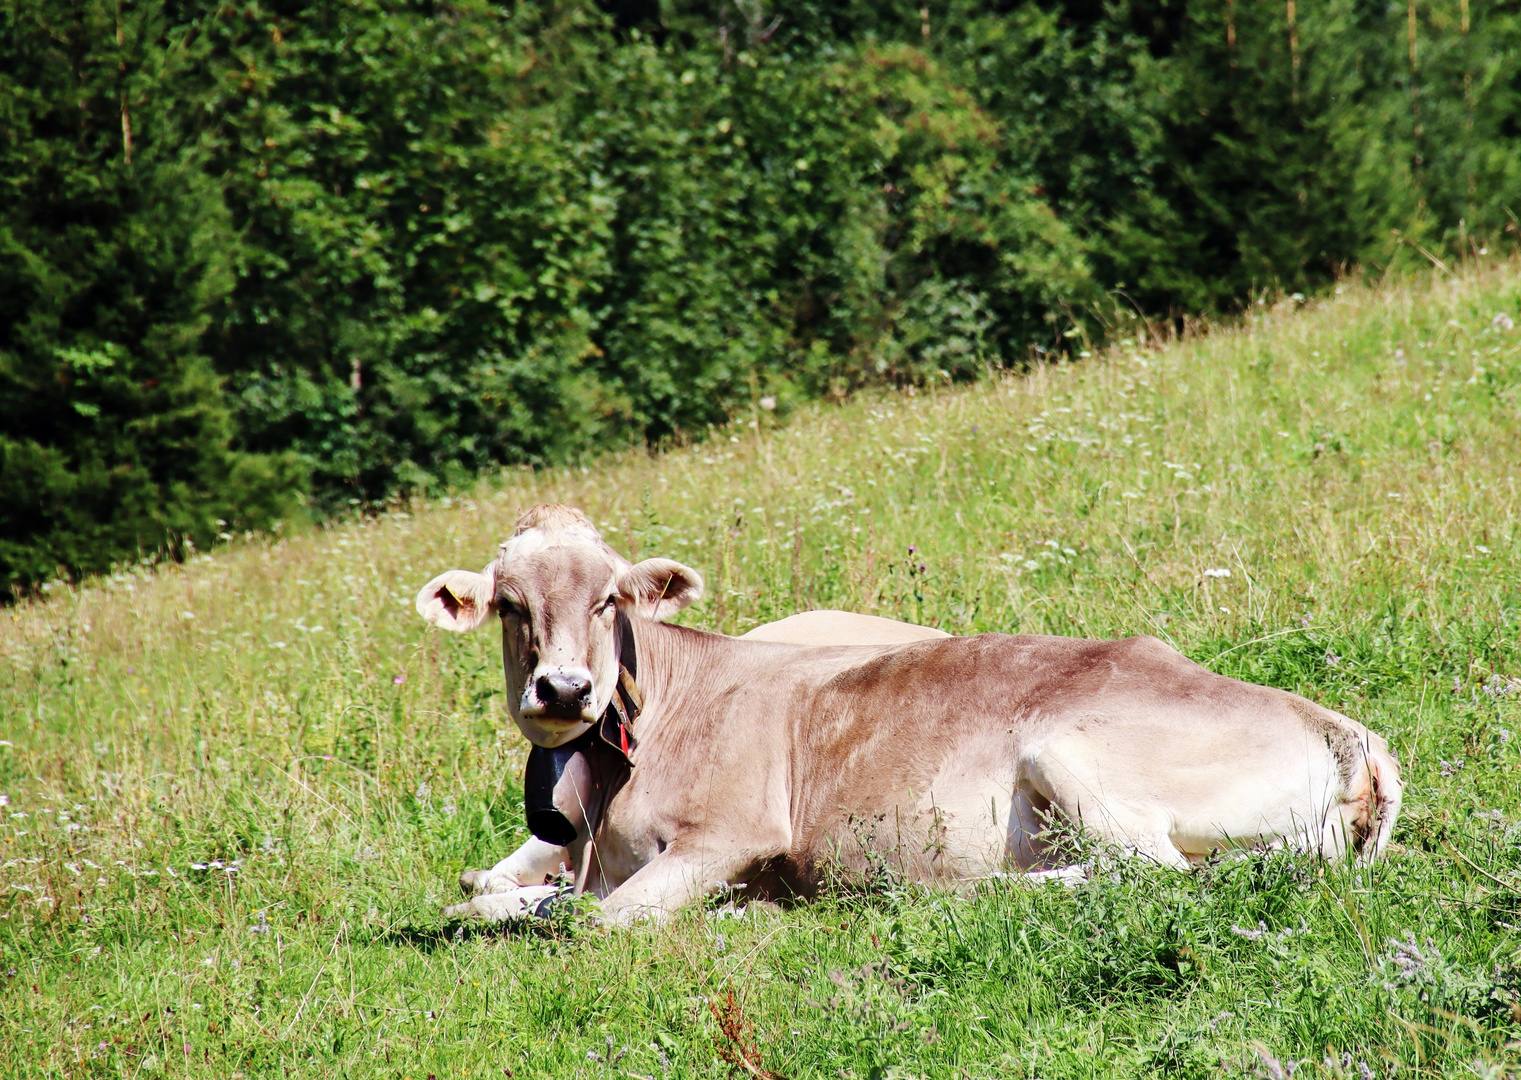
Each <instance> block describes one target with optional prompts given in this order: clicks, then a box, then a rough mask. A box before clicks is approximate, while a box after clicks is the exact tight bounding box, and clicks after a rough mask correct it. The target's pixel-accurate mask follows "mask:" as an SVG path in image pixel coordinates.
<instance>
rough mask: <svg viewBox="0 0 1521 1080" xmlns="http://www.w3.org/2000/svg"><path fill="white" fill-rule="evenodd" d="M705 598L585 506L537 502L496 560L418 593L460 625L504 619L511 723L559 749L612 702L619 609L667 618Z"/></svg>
mask: <svg viewBox="0 0 1521 1080" xmlns="http://www.w3.org/2000/svg"><path fill="white" fill-rule="evenodd" d="M701 595H702V578H701V576H699V575H698V574H697V572H696V571H695V570H690V569H688V568H687V567H685V566H682V565H681V564H680V563H677V562H672V561H671V560H670V559H647V560H645V561H644V562H642V563H639V564H638V565H637V566H635V565H631V564H630V563H629V562H628V561H627V560H626V559H624V558H622V557H621V556H619V555H618V554H617V553H616V552H614V551H613V550H612V549H611V548H609V547H608V546H607V545H606V544H605V543H604V542H603V540H602V537H601V536H600V535H598V533H597V530H596V528H595V527H594V526H593V525H592V523H591V522H590V521H589V520H587V518H586V517H585V516H584V515H582V514H581V513H580V512H579V511H575V510H570V509H568V508H566V507H535V508H534V509H533V510H530V511H529V512H528V513H526V514H524V515H523V517H522V518H521V519H520V520H519V523H518V528H517V531H516V532H515V533H514V534H513V536H512V538H511V539H510V540H508V541H507V542H506V543H504V544H502V546H501V548H500V550H499V552H498V554H497V557H496V559H495V560H493V561H492V563H491V565H490V566H488V567H486V569H485V570H483V571H481V572H480V573H479V574H476V573H472V572H470V571H468V570H451V571H449V572H448V573H445V574H440V575H439V576H438V577H436V578H434V579H433V580H432V581H430V582H428V584H427V585H425V586H424V587H423V590H422V592H420V593H418V594H417V610H418V613H419V614H420V615H422V617H423V618H425V619H427V620H428V621H429V622H431V623H433V624H434V625H435V626H440V627H443V628H444V629H446V630H455V631H465V630H473V629H475V628H476V627H477V626H480V625H482V624H483V623H485V621H486V620H487V619H488V618H489V617H490V616H491V615H492V614H496V615H497V616H498V617H499V618H500V619H501V623H502V668H503V671H504V672H505V674H506V679H507V704H508V708H509V709H510V710H511V712H512V719H513V721H514V722H515V723H516V724H517V725H518V728H519V730H521V731H522V732H523V734H524V735H525V736H526V737H527V738H528V739H529V740H530V741H531V742H533V743H535V744H537V745H539V746H545V747H553V746H560V745H562V744H563V743H567V742H570V741H571V740H572V739H575V738H577V737H579V736H580V735H581V733H582V732H584V731H586V729H587V728H588V727H589V726H590V725H591V724H592V723H593V722H594V721H595V720H596V719H597V718H598V717H599V716H601V715H602V713H603V711H605V710H606V709H607V706H608V703H609V702H610V701H611V700H612V695H613V692H614V688H615V687H616V685H617V680H618V643H617V632H616V619H617V612H618V608H619V607H622V608H624V610H625V611H626V612H628V613H629V614H631V615H636V616H642V617H644V618H647V619H663V618H666V617H668V616H670V615H673V614H675V613H676V612H678V611H680V610H681V609H682V608H684V607H686V606H687V605H688V604H690V603H691V602H692V601H693V600H695V599H697V598H698V597H699V596H701Z"/></svg>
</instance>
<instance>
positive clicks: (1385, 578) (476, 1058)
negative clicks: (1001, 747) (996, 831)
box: [0, 262, 1521, 1080]
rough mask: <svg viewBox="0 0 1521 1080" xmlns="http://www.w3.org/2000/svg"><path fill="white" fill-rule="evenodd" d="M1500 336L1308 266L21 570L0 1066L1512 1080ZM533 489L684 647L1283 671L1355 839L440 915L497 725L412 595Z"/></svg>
mask: <svg viewBox="0 0 1521 1080" xmlns="http://www.w3.org/2000/svg"><path fill="white" fill-rule="evenodd" d="M1518 324H1521V264H1517V263H1515V262H1510V263H1499V264H1490V265H1474V266H1470V267H1467V268H1465V269H1463V270H1462V271H1461V272H1460V273H1457V274H1455V275H1446V274H1444V275H1442V276H1435V275H1433V276H1431V277H1430V278H1421V279H1415V280H1411V281H1406V282H1386V283H1384V284H1383V285H1381V286H1366V287H1365V286H1360V285H1354V284H1348V285H1346V286H1343V287H1342V288H1340V289H1338V290H1337V293H1336V294H1335V295H1329V296H1327V297H1326V298H1325V299H1324V300H1323V301H1310V302H1306V303H1300V302H1298V301H1296V300H1293V299H1288V300H1284V301H1282V302H1280V303H1277V304H1275V305H1257V306H1256V307H1254V308H1253V309H1252V310H1251V311H1250V312H1249V313H1248V314H1247V315H1246V316H1245V317H1243V318H1242V319H1241V320H1240V321H1239V322H1238V323H1237V324H1235V325H1234V326H1229V327H1220V328H1216V329H1214V330H1213V331H1212V332H1210V333H1208V334H1203V335H1199V336H1196V337H1192V338H1190V339H1188V340H1184V341H1181V342H1172V343H1168V344H1165V345H1156V344H1154V343H1150V342H1147V341H1143V340H1141V339H1140V338H1132V339H1130V340H1129V341H1123V342H1121V343H1120V344H1118V345H1116V346H1115V347H1113V348H1112V349H1109V350H1107V351H1103V352H1095V354H1094V355H1092V356H1088V357H1086V358H1085V359H1082V360H1080V361H1078V362H1075V363H1073V364H1071V365H1067V366H1059V367H1044V368H1040V369H1038V370H1035V371H1033V372H1031V373H1029V374H1026V375H1021V376H1018V377H1014V376H1007V377H997V378H989V379H987V380H985V381H983V382H982V383H979V384H977V385H974V386H970V387H949V386H947V387H944V388H941V389H929V390H920V391H919V392H917V393H909V392H906V391H904V392H882V393H878V394H874V395H866V396H861V397H857V398H855V399H852V400H851V401H849V402H847V403H846V404H844V405H840V406H829V405H819V406H814V407H809V408H806V409H803V410H801V411H799V412H797V413H795V414H793V415H791V416H789V417H787V418H786V419H785V421H779V420H778V419H777V417H776V415H775V414H774V413H772V412H769V411H766V410H764V409H761V408H760V407H759V405H758V404H757V407H756V408H755V409H754V410H752V412H751V413H750V415H748V416H747V417H746V418H744V419H743V420H742V421H741V422H738V423H736V424H735V425H734V426H733V427H732V428H730V429H723V430H716V431H714V432H712V433H711V434H710V436H709V437H708V438H706V439H705V440H703V441H701V442H699V443H696V444H694V445H691V446H688V447H683V448H678V449H674V450H671V451H669V452H666V453H663V454H660V455H658V456H649V455H645V454H642V453H641V454H629V455H627V456H623V457H616V458H611V459H607V460H604V461H603V462H602V463H600V464H598V465H596V466H594V467H589V468H565V469H558V470H547V471H539V472H530V471H512V472H506V473H503V474H501V475H499V476H496V477H493V478H491V479H489V480H488V481H484V482H482V484H481V485H480V486H479V487H478V488H477V489H475V490H473V491H472V492H470V493H469V494H467V495H465V496H463V497H456V498H454V499H452V500H443V501H440V502H436V503H431V504H428V505H419V506H415V507H411V508H409V509H407V510H406V511H405V512H402V511H397V512H394V513H390V514H387V515H384V516H380V517H377V518H372V519H366V520H363V521H353V522H351V523H348V524H340V525H335V526H332V527H329V528H324V529H321V530H312V531H307V532H302V533H298V534H293V535H290V536H286V537H282V538H267V537H258V536H241V537H233V538H230V539H228V540H227V542H226V543H225V544H224V545H223V546H221V547H219V548H217V549H216V550H215V551H213V552H210V553H206V554H197V555H194V556H193V557H192V558H191V559H190V560H189V561H188V562H186V563H185V564H183V565H180V566H174V567H164V568H159V569H156V570H149V569H137V570H134V569H130V568H128V569H123V570H121V571H120V572H118V573H116V574H114V575H113V576H111V577H109V578H101V579H97V580H93V581H90V582H88V583H86V584H85V585H83V586H81V587H79V588H77V589H76V588H70V587H66V586H63V585H58V586H57V587H55V588H53V589H52V590H51V591H50V592H49V593H48V594H47V596H46V598H45V599H44V600H43V601H42V602H38V603H28V604H23V605H22V606H20V607H17V608H14V609H11V610H10V611H7V612H5V613H4V614H3V615H0V620H3V623H0V625H3V630H0V739H3V740H4V741H3V744H0V793H3V795H4V801H5V803H6V805H5V806H4V807H0V1075H3V1076H7V1077H18V1078H44V1077H48V1078H51V1077H60V1078H61V1077H68V1078H84V1077H113V1078H115V1077H123V1078H134V1080H135V1078H142V1080H156V1078H158V1077H215V1078H217V1080H241V1078H245V1077H246V1078H253V1077H308V1076H310V1077H324V1078H326V1077H334V1078H337V1077H361V1076H363V1077H369V1076H376V1077H387V1078H410V1080H428V1078H430V1077H431V1078H434V1080H445V1078H486V1077H494V1078H495V1077H571V1076H582V1077H632V1078H635V1080H639V1078H660V1080H664V1078H666V1077H725V1076H730V1075H734V1076H750V1077H768V1076H775V1077H786V1078H789V1080H800V1078H806V1077H819V1078H836V1077H854V1078H858V1080H868V1078H887V1077H917V1076H927V1077H947V1078H950V1077H989V1076H999V1077H1101V1076H1102V1077H1107V1076H1115V1077H1135V1076H1150V1075H1157V1076H1183V1077H1204V1076H1220V1075H1226V1076H1267V1077H1286V1076H1288V1075H1290V1074H1291V1073H1292V1075H1294V1076H1298V1077H1338V1078H1341V1077H1347V1078H1353V1077H1356V1078H1367V1077H1388V1076H1417V1075H1419V1076H1433V1077H1434V1076H1444V1077H1473V1076H1479V1077H1498V1076H1506V1075H1511V1074H1512V1073H1513V1072H1521V784H1518V783H1517V769H1518V762H1521V637H1518V636H1521V535H1518V521H1521V518H1518V513H1521V506H1518V498H1521V491H1518V471H1521V325H1518ZM549 500H556V501H563V502H568V503H572V504H574V505H577V506H579V507H581V508H583V509H584V510H586V511H587V512H588V513H589V514H590V515H591V516H592V517H593V518H594V519H595V520H596V521H597V522H598V523H599V525H601V526H602V528H603V530H604V534H605V535H606V536H607V538H608V539H609V540H610V541H611V542H612V543H613V544H614V546H616V547H618V548H620V549H621V550H622V551H623V552H624V553H625V554H626V555H628V556H630V557H636V556H649V555H654V554H659V555H664V556H669V557H672V558H675V559H679V560H681V561H682V562H685V563H688V564H690V565H691V566H693V567H695V568H697V569H698V570H699V571H701V572H702V573H703V575H704V576H705V577H706V579H707V582H708V593H707V596H706V597H705V598H704V599H703V600H702V601H701V602H700V603H698V604H697V605H695V606H694V607H693V608H692V609H690V610H689V611H687V612H685V613H683V615H682V616H681V621H683V622H685V623H686V624H688V625H692V626H698V627H703V628H708V629H713V630H720V631H724V632H728V633H738V632H743V631H744V630H746V629H748V628H749V627H751V626H754V625H755V624H757V623H759V622H762V621H766V620H768V619H772V618H775V617H779V616H782V615H785V614H789V613H791V612H794V611H797V610H800V609H803V608H807V607H844V608H851V609H854V610H858V611H866V612H874V613H877V614H882V615H889V616H893V617H897V618H904V619H910V620H914V621H918V622H923V623H928V624H931V625H935V626H939V627H942V628H944V629H946V630H948V631H951V632H953V633H958V634H972V633H980V632H984V631H1001V632H1009V633H1055V634H1073V635H1086V636H1094V637H1111V636H1124V635H1130V634H1139V633H1149V634H1155V635H1157V636H1159V637H1161V638H1163V639H1164V640H1166V641H1169V642H1171V643H1172V644H1174V645H1176V646H1177V647H1178V648H1179V649H1181V650H1182V651H1183V652H1185V653H1186V654H1188V655H1189V656H1190V657H1192V658H1194V659H1195V660H1197V661H1199V662H1200V663H1203V664H1205V665H1206V666H1208V667H1211V668H1213V669H1215V670H1217V671H1220V672H1224V673H1227V674H1230V675H1234V676H1238V677H1241V678H1245V679H1250V680H1254V681H1257V682H1262V683H1267V684H1271V685H1275V686H1281V687H1285V688H1287V689H1290V690H1294V691H1297V692H1299V693H1302V694H1305V695H1307V696H1308V697H1311V698H1313V699H1315V700H1317V701H1319V702H1322V703H1323V704H1325V705H1328V706H1330V707H1332V708H1335V709H1338V710H1341V711H1343V712H1345V713H1347V714H1349V715H1351V716H1353V717H1354V718H1356V719H1358V720H1361V721H1362V722H1364V723H1366V724H1367V725H1368V726H1370V727H1371V728H1373V729H1374V730H1376V731H1379V732H1380V733H1382V734H1383V735H1385V736H1386V737H1387V738H1388V739H1389V741H1390V743H1391V745H1392V746H1393V748H1394V749H1395V751H1396V753H1397V755H1398V757H1399V760H1400V762H1401V766H1402V768H1403V775H1404V779H1405V782H1406V785H1407V787H1406V798H1405V810H1404V814H1403V816H1402V818H1401V820H1400V824H1399V827H1398V829H1397V830H1396V832H1395V836H1394V844H1393V845H1392V846H1391V849H1390V852H1389V855H1388V857H1387V858H1386V859H1385V860H1383V861H1382V862H1380V863H1378V864H1376V865H1374V866H1372V867H1368V868H1358V867H1354V866H1348V865H1341V864H1330V863H1325V862H1322V861H1318V860H1315V859H1310V858H1301V857H1293V856H1288V855H1282V854H1279V855H1255V856H1247V857H1239V858H1233V859H1227V860H1223V861H1220V862H1218V863H1216V864H1212V865H1208V866H1205V867H1202V868H1200V869H1198V870H1196V871H1193V872H1188V873H1179V872H1172V871H1165V870H1161V869H1158V868H1155V867H1152V866H1148V865H1144V864H1140V863H1137V862H1129V863H1125V862H1121V863H1117V864H1111V865H1107V866H1105V868H1104V869H1103V870H1102V871H1101V872H1099V873H1097V874H1096V875H1095V876H1094V877H1093V879H1092V880H1090V881H1089V882H1087V883H1086V884H1083V885H1081V886H1078V887H1075V888H1066V887H1062V886H1060V885H1047V886H1042V887H1028V886H1025V885H1022V884H1019V883H1017V882H1013V881H1009V880H998V881H992V882H987V883H983V884H982V885H979V886H977V887H976V888H973V889H969V890H968V891H966V892H964V893H941V892H929V891H925V890H923V889H921V888H919V887H917V886H914V885H911V884H905V883H901V882H895V881H893V880H891V879H885V880H883V881H881V882H878V883H877V885H876V886H875V887H873V888H871V889H868V890H864V891H862V890H848V889H841V890H839V891H838V892H836V893H834V894H831V895H830V896H828V897H827V898H825V899H824V900H822V901H820V902H818V903H814V904H811V905H805V906H795V907H784V908H775V907H769V906H764V907H763V906H752V907H748V908H743V909H742V910H739V911H736V909H735V908H733V907H732V906H722V905H721V902H720V901H715V902H714V903H712V904H710V905H708V906H707V907H705V908H702V909H694V910H691V911H689V912H687V913H685V914H684V915H682V916H681V917H679V918H677V919H675V920H673V921H672V922H670V923H669V924H666V925H662V926H658V927H643V928H638V929H635V930H632V931H619V932H610V931H607V930H604V929H602V928H600V927H598V926H597V925H595V923H594V922H592V921H590V920H587V919H584V918H569V919H565V920H562V921H561V922H559V923H557V924H556V925H555V926H553V927H547V928H532V929H516V930H515V929H509V928H481V927H475V926H465V925H456V924H452V923H448V922H446V921H445V920H444V919H443V917H442V915H441V914H440V910H441V908H442V907H443V906H444V905H446V904H448V903H451V902H453V898H454V895H455V885H454V881H455V878H456V876H457V875H458V873H459V872H460V871H461V870H462V869H466V868H476V867H482V866H487V865H490V864H491V863H493V862H495V861H496V860H497V859H499V858H501V857H502V856H503V855H504V854H506V853H507V852H508V851H510V850H511V849H512V848H513V847H515V846H516V845H517V844H519V843H520V842H521V841H522V840H523V839H524V838H525V836H526V832H525V829H524V826H523V823H522V813H521V804H520V786H519V782H520V775H521V769H522V765H523V762H524V758H525V755H526V746H525V743H524V741H523V740H522V738H521V737H520V736H519V735H518V734H517V732H516V730H515V729H514V728H513V727H512V725H511V723H510V722H509V721H507V719H506V715H505V708H504V701H503V696H502V694H503V692H502V685H501V673H500V667H499V659H498V648H499V646H498V642H497V640H496V634H495V630H494V628H489V629H487V630H485V631H482V632H481V633H479V634H475V635H464V636H458V637H456V636H446V635H443V634H440V633H438V632H436V631H433V630H431V629H429V628H427V627H426V626H425V625H424V624H423V623H422V621H421V620H420V619H419V618H418V617H417V616H416V614H415V613H414V611H413V609H412V601H413V597H414V595H415V594H416V591H417V589H418V588H419V587H420V586H421V585H422V584H423V583H424V582H425V581H426V580H427V579H428V578H429V577H431V576H432V575H433V574H434V573H436V572H438V571H441V570H445V569H448V568H451V567H465V568H470V569H479V568H480V567H481V566H483V565H484V564H485V563H486V562H487V561H488V559H489V558H490V556H491V554H492V552H493V550H494V547H495V544H496V543H497V542H498V541H499V540H500V539H502V538H503V537H504V536H505V535H506V533H507V532H508V530H509V529H510V527H511V524H512V522H513V520H514V518H515V517H516V515H517V513H518V512H519V511H520V510H521V509H522V508H524V507H525V506H527V505H530V504H532V503H535V502H541V501H549ZM764 692H765V689H764V687H757V688H756V693H758V694H759V693H764Z"/></svg>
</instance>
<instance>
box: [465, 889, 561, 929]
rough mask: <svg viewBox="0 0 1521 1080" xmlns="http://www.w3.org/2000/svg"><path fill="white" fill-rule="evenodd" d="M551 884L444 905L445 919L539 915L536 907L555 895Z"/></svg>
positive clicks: (513, 919)
mask: <svg viewBox="0 0 1521 1080" xmlns="http://www.w3.org/2000/svg"><path fill="white" fill-rule="evenodd" d="M556 891H557V890H556V888H555V886H553V885H529V886H528V887H526V888H522V889H513V890H512V891H511V892H502V893H487V894H486V895H484V896H477V897H476V898H475V899H473V900H469V901H467V902H465V903H463V904H455V905H454V906H453V907H446V908H444V918H446V919H481V920H484V921H485V922H489V923H504V922H521V921H524V920H528V919H534V918H539V917H541V916H539V914H538V909H539V907H540V906H541V905H542V904H543V902H544V901H546V900H551V899H553V898H554V896H555V893H556Z"/></svg>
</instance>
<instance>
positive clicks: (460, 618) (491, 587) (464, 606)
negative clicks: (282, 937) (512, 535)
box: [417, 570, 496, 634]
mask: <svg viewBox="0 0 1521 1080" xmlns="http://www.w3.org/2000/svg"><path fill="white" fill-rule="evenodd" d="M495 585H496V583H495V581H494V580H493V579H492V576H491V575H490V574H489V573H484V574H473V573H471V572H470V571H469V570H450V571H449V572H447V573H444V574H439V575H438V577H436V578H434V579H433V580H432V581H430V582H428V583H427V584H426V585H424V586H423V587H422V592H420V593H418V594H417V613H418V614H419V615H421V616H422V617H423V618H425V619H427V620H428V621H429V622H430V623H432V624H433V625H434V626H437V627H441V628H442V629H444V630H453V631H454V632H455V633H456V634H463V633H464V632H465V631H467V630H474V629H475V628H476V627H477V626H479V625H481V623H483V622H485V621H486V619H487V618H488V617H489V616H490V615H491V614H492V612H494V611H495V610H496V588H495Z"/></svg>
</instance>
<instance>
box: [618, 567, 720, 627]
mask: <svg viewBox="0 0 1521 1080" xmlns="http://www.w3.org/2000/svg"><path fill="white" fill-rule="evenodd" d="M618 593H619V595H621V596H622V597H623V600H624V602H626V603H627V604H629V605H630V606H631V607H632V608H633V610H634V614H636V615H642V616H643V617H644V618H646V619H654V620H655V621H656V622H659V621H660V620H662V619H669V618H670V617H671V616H672V615H674V614H676V613H677V612H678V611H680V610H681V609H682V608H684V607H686V606H687V605H688V604H690V603H692V601H694V600H696V599H697V598H698V597H700V596H702V575H701V574H699V573H698V572H697V571H696V570H693V569H692V568H691V567H689V566H682V565H681V564H680V563H679V562H673V561H672V560H670V559H645V560H644V562H642V563H637V564H636V565H634V566H630V567H629V568H628V569H627V570H625V571H623V573H622V574H620V575H619V576H618Z"/></svg>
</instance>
